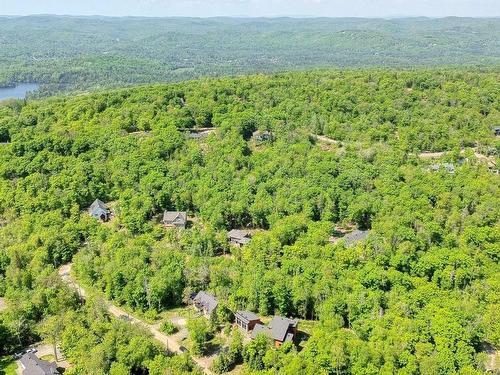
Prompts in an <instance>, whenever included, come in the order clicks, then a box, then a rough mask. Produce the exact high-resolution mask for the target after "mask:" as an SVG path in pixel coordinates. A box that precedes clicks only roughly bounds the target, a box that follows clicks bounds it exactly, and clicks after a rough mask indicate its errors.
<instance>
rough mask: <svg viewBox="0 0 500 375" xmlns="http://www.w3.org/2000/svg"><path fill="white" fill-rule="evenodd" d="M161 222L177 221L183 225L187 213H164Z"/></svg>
mask: <svg viewBox="0 0 500 375" xmlns="http://www.w3.org/2000/svg"><path fill="white" fill-rule="evenodd" d="M163 221H164V222H165V223H173V222H174V221H179V222H181V223H184V224H185V223H186V222H187V213H186V212H183V211H165V212H164V213H163Z"/></svg>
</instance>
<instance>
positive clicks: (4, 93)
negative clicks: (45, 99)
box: [0, 83, 40, 100]
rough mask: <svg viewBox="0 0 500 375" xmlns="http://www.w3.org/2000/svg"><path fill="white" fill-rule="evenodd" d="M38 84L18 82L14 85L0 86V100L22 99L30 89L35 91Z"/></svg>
mask: <svg viewBox="0 0 500 375" xmlns="http://www.w3.org/2000/svg"><path fill="white" fill-rule="evenodd" d="M39 86H40V85H38V84H36V83H20V84H19V85H17V86H16V87H0V100H3V99H24V98H25V97H26V94H27V93H28V92H30V91H35V90H37V89H38V87H39Z"/></svg>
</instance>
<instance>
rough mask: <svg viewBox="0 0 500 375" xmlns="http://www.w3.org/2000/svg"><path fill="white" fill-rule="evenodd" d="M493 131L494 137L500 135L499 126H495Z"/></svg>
mask: <svg viewBox="0 0 500 375" xmlns="http://www.w3.org/2000/svg"><path fill="white" fill-rule="evenodd" d="M493 131H494V132H495V136H496V137H500V126H495V128H494V129H493Z"/></svg>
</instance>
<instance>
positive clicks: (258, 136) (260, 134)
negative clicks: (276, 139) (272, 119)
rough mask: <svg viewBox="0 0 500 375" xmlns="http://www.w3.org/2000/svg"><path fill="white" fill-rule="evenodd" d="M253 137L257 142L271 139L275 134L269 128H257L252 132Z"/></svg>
mask: <svg viewBox="0 0 500 375" xmlns="http://www.w3.org/2000/svg"><path fill="white" fill-rule="evenodd" d="M252 138H253V139H254V140H255V141H257V142H266V141H271V140H272V139H273V135H272V133H271V132H270V131H268V130H264V131H261V130H256V131H254V132H253V133H252Z"/></svg>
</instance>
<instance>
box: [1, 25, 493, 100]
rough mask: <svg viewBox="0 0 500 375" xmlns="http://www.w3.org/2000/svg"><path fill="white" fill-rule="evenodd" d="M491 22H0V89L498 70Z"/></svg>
mask: <svg viewBox="0 0 500 375" xmlns="http://www.w3.org/2000/svg"><path fill="white" fill-rule="evenodd" d="M498 35H500V19H498V18H488V19H479V18H456V17H451V18H442V19H430V18H422V17H419V18H400V19H362V18H303V19H296V18H274V19H269V18H210V19H196V18H136V17H125V18H110V17H70V16H30V17H2V18H1V22H0V84H3V85H6V84H13V83H16V82H22V81H25V82H26V81H36V82H40V83H44V84H46V85H44V87H43V90H44V91H45V92H46V93H53V92H55V91H61V90H89V89H97V88H102V87H113V86H123V85H129V84H137V83H149V82H160V81H178V80H185V79H192V78H197V77H202V76H219V75H237V74H246V73H256V72H275V71H283V70H292V69H306V68H318V67H372V66H383V67H417V66H427V67H429V66H436V65H440V66H443V65H450V66H464V65H468V66H470V65H482V66H499V65H500V41H499V38H498Z"/></svg>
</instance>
